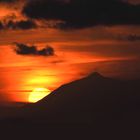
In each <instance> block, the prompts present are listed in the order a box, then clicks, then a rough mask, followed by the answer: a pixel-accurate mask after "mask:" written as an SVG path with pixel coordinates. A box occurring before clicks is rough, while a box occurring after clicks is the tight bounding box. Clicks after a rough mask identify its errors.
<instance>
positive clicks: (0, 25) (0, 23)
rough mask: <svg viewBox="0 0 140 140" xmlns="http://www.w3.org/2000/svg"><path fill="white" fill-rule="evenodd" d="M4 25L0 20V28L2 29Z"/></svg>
mask: <svg viewBox="0 0 140 140" xmlns="http://www.w3.org/2000/svg"><path fill="white" fill-rule="evenodd" d="M3 28H4V27H3V24H2V22H0V30H2V29H3Z"/></svg>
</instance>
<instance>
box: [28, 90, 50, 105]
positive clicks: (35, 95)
mask: <svg viewBox="0 0 140 140" xmlns="http://www.w3.org/2000/svg"><path fill="white" fill-rule="evenodd" d="M50 92H51V91H50V90H49V89H47V88H35V89H34V90H33V91H32V92H31V93H30V95H29V99H28V100H29V102H30V103H36V102H37V101H39V100H41V99H42V98H44V97H45V96H47V95H49V94H50Z"/></svg>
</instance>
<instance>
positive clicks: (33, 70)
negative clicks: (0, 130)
mask: <svg viewBox="0 0 140 140" xmlns="http://www.w3.org/2000/svg"><path fill="white" fill-rule="evenodd" d="M133 2H134V1H133ZM136 2H138V0H137V1H136ZM20 6H22V4H20ZM0 13H1V14H0V20H5V19H7V16H9V18H11V15H12V14H15V15H16V18H15V19H14V20H21V19H26V17H24V16H23V15H21V14H20V8H15V7H14V8H13V7H11V8H9V6H8V5H0ZM130 35H136V36H138V37H139V36H140V27H139V26H130V25H129V26H127V25H122V26H121V25H120V26H119V25H118V26H96V27H92V28H86V29H79V30H71V31H64V30H59V29H50V28H48V29H46V28H37V29H31V30H9V29H7V30H1V31H0V102H2V101H3V102H28V98H29V95H30V93H31V92H32V91H33V90H34V89H36V88H47V89H49V90H51V91H53V90H54V89H56V88H58V87H59V86H60V85H62V84H65V83H67V82H70V81H72V80H76V79H79V78H81V77H84V76H86V75H88V74H89V73H92V72H94V71H99V72H101V73H102V74H104V75H106V76H112V77H118V78H137V77H140V74H139V70H140V66H139V62H140V53H139V52H140V46H139V45H140V40H135V41H132V40H128V37H129V36H130ZM13 42H19V43H25V44H29V45H37V46H38V48H41V47H44V46H46V45H50V46H52V47H53V48H54V50H55V55H54V56H50V57H44V56H28V55H27V56H26V55H25V56H23V55H17V54H16V53H15V52H14V50H13V48H14V47H15V44H13Z"/></svg>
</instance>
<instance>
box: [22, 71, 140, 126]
mask: <svg viewBox="0 0 140 140" xmlns="http://www.w3.org/2000/svg"><path fill="white" fill-rule="evenodd" d="M139 85H140V82H139V81H120V80H115V79H111V78H106V77H103V76H101V75H100V74H99V73H93V74H91V75H89V76H88V77H85V78H83V79H80V80H77V81H74V82H71V83H69V84H66V85H63V86H61V87H60V88H58V89H56V90H55V91H53V92H52V93H51V94H50V95H49V96H47V97H45V98H44V99H42V100H40V101H39V102H37V103H35V104H32V105H30V106H26V107H25V108H23V109H22V110H21V114H22V115H21V116H22V117H24V118H25V119H31V120H32V121H35V122H39V123H54V124H55V123H60V124H62V123H69V124H73V123H74V124H75V123H80V124H81V123H82V124H91V125H92V124H96V123H118V122H119V123H120V122H121V123H122V122H123V123H128V122H129V123H131V122H133V121H138V120H139V117H140V88H139ZM132 120H133V121H132Z"/></svg>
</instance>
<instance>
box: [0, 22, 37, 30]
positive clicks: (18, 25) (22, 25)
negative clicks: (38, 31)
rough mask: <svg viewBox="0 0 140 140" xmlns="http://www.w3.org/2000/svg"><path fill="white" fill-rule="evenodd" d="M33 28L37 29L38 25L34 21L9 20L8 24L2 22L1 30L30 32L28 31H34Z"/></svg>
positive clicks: (0, 24) (0, 23)
mask: <svg viewBox="0 0 140 140" xmlns="http://www.w3.org/2000/svg"><path fill="white" fill-rule="evenodd" d="M33 28H37V25H36V23H35V22H34V21H32V20H21V21H13V20H9V21H7V22H6V23H4V22H0V30H3V29H13V30H16V29H22V30H28V29H33Z"/></svg>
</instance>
